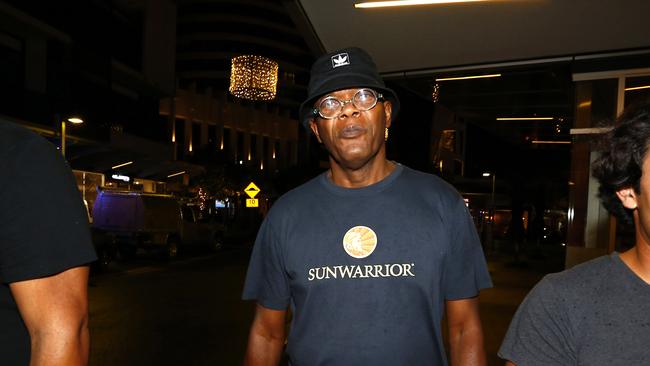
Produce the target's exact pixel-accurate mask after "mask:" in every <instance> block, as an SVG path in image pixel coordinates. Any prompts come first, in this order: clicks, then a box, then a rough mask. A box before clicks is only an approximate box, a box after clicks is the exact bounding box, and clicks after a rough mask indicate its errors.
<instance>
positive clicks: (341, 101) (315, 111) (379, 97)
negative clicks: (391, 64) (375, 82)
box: [311, 88, 386, 119]
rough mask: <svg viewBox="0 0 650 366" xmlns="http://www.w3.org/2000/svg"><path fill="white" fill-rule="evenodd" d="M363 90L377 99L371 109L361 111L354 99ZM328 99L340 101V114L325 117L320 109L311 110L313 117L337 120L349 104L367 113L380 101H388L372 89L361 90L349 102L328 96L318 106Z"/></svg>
mask: <svg viewBox="0 0 650 366" xmlns="http://www.w3.org/2000/svg"><path fill="white" fill-rule="evenodd" d="M363 90H368V91H370V92H371V93H372V94H374V95H375V98H376V99H375V103H374V104H373V105H372V106H371V107H370V108H368V109H360V108H359V107H357V106H356V105H355V104H354V102H353V101H354V97H355V96H356V95H357V94H359V92H361V91H363ZM327 99H334V100H336V101H338V102H339V103H341V108H340V109H339V112H338V114H337V115H336V116H334V117H325V116H323V115H322V114H321V112H320V108H313V109H312V110H311V113H312V115H313V116H314V117H320V118H323V119H335V118H338V117H339V116H340V115H341V112H342V111H343V108H345V105H346V104H348V103H352V105H353V106H354V107H355V108H357V109H359V110H360V111H362V112H365V111H369V110H371V109H373V108H375V107H376V106H377V103H378V102H380V101H381V102H384V101H386V99H385V98H384V95H383V94H381V93H379V92H377V91H375V90H374V89H370V88H361V89H359V90H357V92H356V93H354V94H353V95H352V98H350V99H348V100H341V99H339V98H337V97H334V96H331V95H330V96H328V97H326V98H323V99H322V100H321V101H320V103H318V105H319V106H320V105H321V104H323V102H324V101H326V100H327Z"/></svg>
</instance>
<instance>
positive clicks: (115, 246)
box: [92, 190, 224, 261]
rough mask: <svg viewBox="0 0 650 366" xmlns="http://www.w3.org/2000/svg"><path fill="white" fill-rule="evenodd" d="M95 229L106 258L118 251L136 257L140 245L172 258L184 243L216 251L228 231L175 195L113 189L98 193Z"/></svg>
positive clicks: (102, 254) (94, 218)
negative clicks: (224, 233) (204, 218)
mask: <svg viewBox="0 0 650 366" xmlns="http://www.w3.org/2000/svg"><path fill="white" fill-rule="evenodd" d="M92 228H93V230H94V231H95V232H96V233H97V234H96V236H98V235H99V236H101V237H102V238H103V239H104V240H103V242H104V244H103V245H102V247H101V248H100V247H98V248H97V249H98V252H99V257H100V258H103V260H104V261H106V257H108V258H109V259H108V261H110V258H113V257H114V256H115V254H116V252H118V251H119V253H120V254H121V255H122V256H123V257H127V258H128V257H132V256H133V255H135V253H136V251H137V250H138V249H140V248H141V249H144V250H146V251H154V250H155V251H159V252H162V253H164V255H165V257H166V258H169V259H173V258H176V256H177V255H178V251H179V249H180V248H182V247H183V246H190V245H193V246H196V245H202V246H208V247H210V248H212V249H215V250H216V249H219V248H221V245H222V243H223V241H222V240H223V239H222V238H223V232H224V227H223V226H220V225H216V224H212V223H211V222H208V221H202V220H200V219H199V218H198V217H197V215H196V214H195V212H194V210H193V209H192V208H191V207H189V206H186V205H181V204H180V203H179V202H178V200H177V199H176V198H175V197H174V196H171V195H163V194H151V193H142V192H127V191H113V190H103V191H101V192H100V193H99V194H98V196H97V199H96V200H95V205H94V207H93V224H92ZM99 241H100V242H101V241H102V240H101V239H99ZM106 243H109V244H106Z"/></svg>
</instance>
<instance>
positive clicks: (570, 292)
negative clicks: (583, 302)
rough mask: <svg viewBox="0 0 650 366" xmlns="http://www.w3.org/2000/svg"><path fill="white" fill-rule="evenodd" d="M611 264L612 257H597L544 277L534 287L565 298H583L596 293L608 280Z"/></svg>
mask: <svg viewBox="0 0 650 366" xmlns="http://www.w3.org/2000/svg"><path fill="white" fill-rule="evenodd" d="M612 264H613V258H612V256H602V257H598V258H595V259H592V260H589V261H587V262H584V263H581V264H578V265H576V266H574V267H572V268H569V269H566V270H564V271H562V272H557V273H552V274H549V275H546V276H545V277H544V278H543V279H542V280H541V281H540V283H539V284H538V286H536V287H538V288H541V289H544V290H549V291H550V290H552V291H553V292H555V293H557V294H558V296H562V297H565V298H566V297H570V298H575V299H580V298H584V297H585V296H586V295H587V294H588V293H595V292H598V289H599V288H601V287H602V283H603V282H604V281H605V280H607V279H608V278H609V276H608V273H609V272H610V271H611V268H612Z"/></svg>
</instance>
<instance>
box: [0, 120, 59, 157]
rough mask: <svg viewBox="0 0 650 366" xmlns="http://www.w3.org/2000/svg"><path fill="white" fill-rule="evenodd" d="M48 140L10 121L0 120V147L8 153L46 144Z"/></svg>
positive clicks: (3, 151) (4, 152)
mask: <svg viewBox="0 0 650 366" xmlns="http://www.w3.org/2000/svg"><path fill="white" fill-rule="evenodd" d="M47 144H48V142H47V140H45V139H44V138H43V137H41V136H40V135H38V134H37V133H35V132H33V131H31V130H29V129H27V128H25V127H23V126H20V125H18V124H15V123H12V122H6V121H2V120H0V149H2V150H1V151H2V154H9V153H12V152H14V151H15V150H16V149H25V148H27V147H28V146H29V147H34V146H35V145H36V146H47Z"/></svg>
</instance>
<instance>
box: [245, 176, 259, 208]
mask: <svg viewBox="0 0 650 366" xmlns="http://www.w3.org/2000/svg"><path fill="white" fill-rule="evenodd" d="M244 192H246V194H247V195H248V197H250V198H255V196H257V194H258V193H260V189H259V188H257V186H256V185H255V183H253V182H251V183H250V184H249V185H248V186H247V187H246V188H244ZM253 207H257V206H253Z"/></svg>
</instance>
